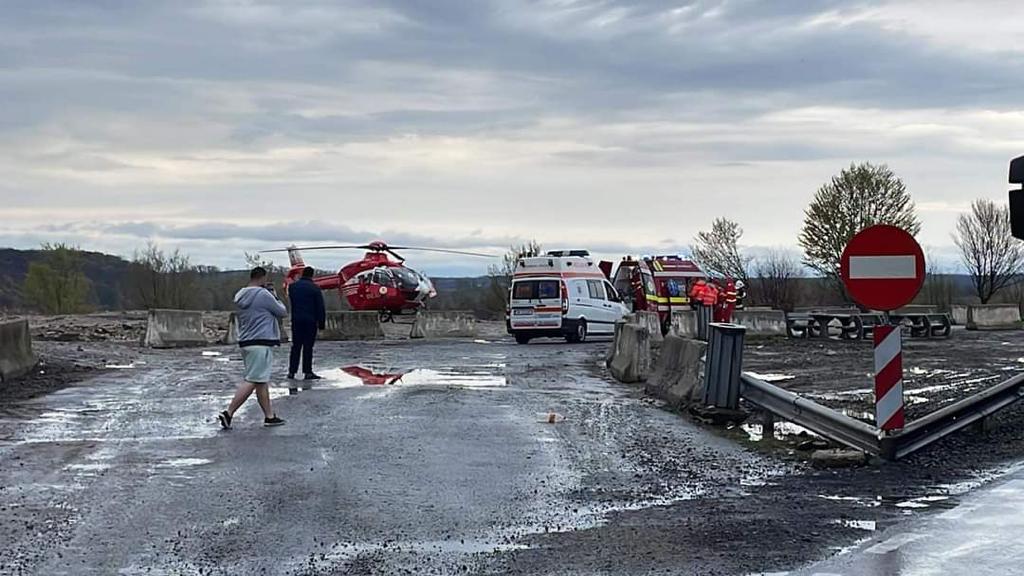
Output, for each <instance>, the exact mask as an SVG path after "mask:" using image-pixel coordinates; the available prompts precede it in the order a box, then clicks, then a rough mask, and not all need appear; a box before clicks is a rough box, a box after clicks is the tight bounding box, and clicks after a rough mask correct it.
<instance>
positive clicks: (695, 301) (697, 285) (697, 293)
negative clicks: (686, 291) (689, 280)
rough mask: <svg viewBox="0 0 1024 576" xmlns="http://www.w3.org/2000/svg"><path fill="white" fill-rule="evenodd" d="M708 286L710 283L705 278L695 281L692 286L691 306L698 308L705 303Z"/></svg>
mask: <svg viewBox="0 0 1024 576" xmlns="http://www.w3.org/2000/svg"><path fill="white" fill-rule="evenodd" d="M707 286H708V283H707V282H705V281H704V279H703V278H701V279H700V280H697V281H696V282H694V283H693V286H692V287H691V288H690V306H692V307H694V308H696V307H697V306H698V305H702V304H704V291H705V290H707Z"/></svg>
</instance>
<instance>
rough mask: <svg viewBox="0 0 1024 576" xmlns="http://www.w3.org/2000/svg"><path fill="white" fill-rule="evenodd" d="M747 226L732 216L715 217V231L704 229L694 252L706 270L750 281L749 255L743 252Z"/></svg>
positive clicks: (696, 258) (694, 244)
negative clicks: (744, 231)
mask: <svg viewBox="0 0 1024 576" xmlns="http://www.w3.org/2000/svg"><path fill="white" fill-rule="evenodd" d="M742 237H743V228H740V225H739V224H737V223H736V222H733V221H732V220H729V219H728V218H715V221H714V222H712V223H711V230H707V231H704V230H702V231H700V232H698V233H697V237H696V238H695V239H694V241H693V246H691V247H690V251H691V252H692V254H693V258H694V259H695V260H696V261H697V263H698V264H700V265H701V267H702V268H704V271H705V272H708V273H710V274H714V275H717V276H723V277H727V278H733V279H736V280H742V281H743V282H744V283H745V284H748V285H749V284H750V274H749V271H748V270H749V268H750V261H751V258H750V257H749V256H745V255H743V254H741V253H740V248H739V246H740V239H741V238H742Z"/></svg>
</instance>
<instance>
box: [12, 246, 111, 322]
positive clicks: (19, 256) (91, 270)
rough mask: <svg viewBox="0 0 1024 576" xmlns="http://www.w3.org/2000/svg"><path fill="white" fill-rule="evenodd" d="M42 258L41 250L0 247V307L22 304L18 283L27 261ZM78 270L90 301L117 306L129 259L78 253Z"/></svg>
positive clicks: (27, 265)
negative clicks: (89, 292) (88, 285)
mask: <svg viewBox="0 0 1024 576" xmlns="http://www.w3.org/2000/svg"><path fill="white" fill-rule="evenodd" d="M43 258H44V253H43V251H42V250H15V249H13V248H0V309H17V308H20V307H21V306H22V300H21V286H22V284H23V283H24V282H25V275H26V274H27V273H28V267H29V264H31V263H33V262H40V261H42V260H43ZM82 260H83V262H82V271H83V272H84V273H85V275H86V277H88V278H89V282H90V283H91V284H92V295H91V298H90V300H91V302H92V304H93V305H95V306H96V307H98V308H103V309H117V308H120V307H121V298H122V292H123V291H122V289H121V287H122V286H121V285H122V282H123V280H124V278H125V276H126V275H127V274H128V267H129V264H130V263H129V262H128V261H127V260H125V259H124V258H120V257H118V256H111V255H109V254H102V253H100V252H82Z"/></svg>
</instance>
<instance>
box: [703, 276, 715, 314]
mask: <svg viewBox="0 0 1024 576" xmlns="http://www.w3.org/2000/svg"><path fill="white" fill-rule="evenodd" d="M701 304H703V305H704V306H707V307H708V308H712V309H714V307H715V304H718V287H716V286H715V283H714V282H706V283H705V284H704V290H703V291H702V292H701Z"/></svg>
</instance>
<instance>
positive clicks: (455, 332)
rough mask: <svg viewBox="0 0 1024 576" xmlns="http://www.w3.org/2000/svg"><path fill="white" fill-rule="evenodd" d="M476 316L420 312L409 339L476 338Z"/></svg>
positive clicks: (465, 313)
mask: <svg viewBox="0 0 1024 576" xmlns="http://www.w3.org/2000/svg"><path fill="white" fill-rule="evenodd" d="M476 335H477V330H476V316H474V315H473V313H472V312H466V311H444V312H435V311H432V310H430V311H428V310H420V311H419V312H417V313H416V320H414V321H413V323H412V331H411V332H410V333H409V338H476Z"/></svg>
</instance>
